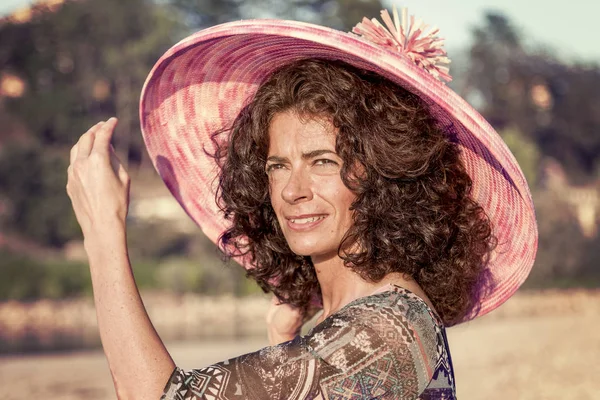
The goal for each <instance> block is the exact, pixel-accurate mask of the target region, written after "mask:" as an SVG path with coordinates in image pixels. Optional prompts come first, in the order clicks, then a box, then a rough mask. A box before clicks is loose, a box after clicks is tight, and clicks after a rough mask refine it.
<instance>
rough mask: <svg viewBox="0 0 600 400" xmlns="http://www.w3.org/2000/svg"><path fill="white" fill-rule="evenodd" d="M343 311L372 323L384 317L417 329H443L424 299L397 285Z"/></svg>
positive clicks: (345, 313)
mask: <svg viewBox="0 0 600 400" xmlns="http://www.w3.org/2000/svg"><path fill="white" fill-rule="evenodd" d="M339 314H340V315H344V316H347V317H351V318H352V319H353V320H355V322H365V323H367V324H368V325H371V324H372V323H373V322H374V321H379V320H380V319H381V318H383V319H384V320H385V321H387V322H389V323H390V324H392V325H394V324H398V325H402V326H412V327H413V328H414V329H417V330H422V329H426V330H427V329H434V330H436V328H437V329H441V328H443V322H442V320H441V318H440V317H439V316H438V315H437V313H436V312H435V311H434V310H432V309H431V308H430V307H429V306H428V305H427V303H426V302H425V301H424V300H423V299H422V298H420V297H419V296H417V295H416V294H414V293H413V292H411V291H410V290H408V289H405V288H403V287H401V286H398V285H395V284H388V285H386V286H385V287H383V288H381V289H379V290H377V291H376V292H375V293H374V294H372V295H369V296H365V297H361V298H358V299H356V300H354V301H352V302H350V303H349V304H347V305H346V306H345V307H344V308H342V309H341V310H340V311H339Z"/></svg>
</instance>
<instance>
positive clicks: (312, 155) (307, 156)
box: [302, 149, 337, 160]
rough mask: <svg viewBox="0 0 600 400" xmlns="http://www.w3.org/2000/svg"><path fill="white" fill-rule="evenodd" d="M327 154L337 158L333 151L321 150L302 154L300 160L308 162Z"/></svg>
mask: <svg viewBox="0 0 600 400" xmlns="http://www.w3.org/2000/svg"><path fill="white" fill-rule="evenodd" d="M328 153H329V154H333V155H334V156H337V153H336V152H335V151H332V150H326V149H322V150H313V151H309V152H308V153H302V158H303V159H304V160H308V159H311V158H315V157H319V156H322V155H323V154H328Z"/></svg>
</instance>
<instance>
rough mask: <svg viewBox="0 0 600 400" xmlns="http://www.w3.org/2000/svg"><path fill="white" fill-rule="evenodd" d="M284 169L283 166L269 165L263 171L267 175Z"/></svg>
mask: <svg viewBox="0 0 600 400" xmlns="http://www.w3.org/2000/svg"><path fill="white" fill-rule="evenodd" d="M284 167H285V166H284V165H283V164H269V165H267V168H266V169H265V171H266V172H267V174H268V173H269V172H271V171H275V170H278V169H282V168H284Z"/></svg>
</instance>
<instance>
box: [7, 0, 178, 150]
mask: <svg viewBox="0 0 600 400" xmlns="http://www.w3.org/2000/svg"><path fill="white" fill-rule="evenodd" d="M34 10H35V9H34ZM178 26H180V25H178V24H177V23H176V21H175V20H174V19H173V18H172V17H171V16H170V15H168V14H167V12H166V10H165V9H164V8H161V7H158V6H156V5H155V4H154V3H152V2H151V1H150V0H128V1H120V0H88V1H67V2H66V3H65V4H64V5H63V6H62V7H60V8H59V9H58V10H57V11H56V12H41V9H40V10H39V12H34V17H33V18H32V20H31V21H29V22H27V23H22V24H10V23H5V24H2V25H0V49H1V50H0V70H3V71H12V72H13V73H15V74H17V75H18V76H19V77H21V78H22V79H24V80H25V82H26V87H27V90H26V92H25V94H24V96H22V97H20V98H16V99H11V100H10V101H7V104H6V106H7V108H8V110H9V111H10V112H11V113H12V114H13V115H14V116H16V117H19V119H20V120H22V121H23V122H24V123H25V124H26V125H27V127H28V128H29V130H30V131H31V132H32V133H34V137H35V138H36V139H37V140H39V141H40V142H41V143H43V144H51V145H54V146H56V145H72V144H74V143H75V141H76V140H77V139H78V137H79V136H80V135H81V134H82V133H83V132H85V131H86V130H87V128H88V127H89V126H91V125H93V123H95V122H97V121H98V120H100V119H106V118H108V117H109V116H112V115H115V114H116V115H117V116H118V117H120V119H121V122H122V123H121V124H120V125H119V128H118V132H117V134H116V136H117V138H122V139H121V140H120V141H119V139H117V140H116V143H117V148H118V147H119V146H118V145H119V144H120V143H125V144H127V147H128V148H126V149H124V150H125V151H127V152H128V153H131V154H130V155H131V156H132V157H133V158H134V159H136V158H137V159H139V158H140V157H141V154H142V152H143V146H142V143H141V138H140V136H141V135H140V134H139V133H137V132H138V131H139V123H138V121H137V99H138V97H139V93H140V91H141V87H142V85H143V82H144V80H145V78H146V76H147V73H148V71H149V70H150V68H151V67H152V65H153V64H154V62H155V61H156V60H157V59H158V57H159V56H160V55H161V54H162V53H163V52H164V51H165V50H166V49H167V48H168V47H169V46H170V45H172V43H173V40H174V36H177V35H178V32H179V28H178Z"/></svg>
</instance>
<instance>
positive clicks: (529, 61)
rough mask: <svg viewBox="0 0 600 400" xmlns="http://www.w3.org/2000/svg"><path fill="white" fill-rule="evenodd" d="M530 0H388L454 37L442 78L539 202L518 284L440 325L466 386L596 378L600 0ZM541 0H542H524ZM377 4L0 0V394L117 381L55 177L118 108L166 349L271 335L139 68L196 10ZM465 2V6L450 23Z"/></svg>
mask: <svg viewBox="0 0 600 400" xmlns="http://www.w3.org/2000/svg"><path fill="white" fill-rule="evenodd" d="M530 3H531V4H529V3H527V4H525V3H523V4H522V5H519V4H518V2H516V1H505V2H496V3H494V2H484V1H477V0H469V1H465V2H464V3H460V4H458V3H456V4H454V5H453V6H452V7H451V9H450V10H451V11H448V12H445V11H444V10H445V9H444V7H450V6H444V5H443V4H444V3H442V2H440V1H438V0H429V1H428V0H422V1H420V2H412V1H404V2H401V3H398V4H399V5H407V6H409V11H410V12H412V13H414V14H416V15H417V16H418V17H422V18H423V19H424V20H425V21H426V22H428V23H430V24H436V25H438V26H440V28H441V36H442V37H447V38H448V39H449V43H448V46H447V48H448V52H449V56H450V58H451V59H452V60H453V61H452V65H451V74H452V75H453V77H454V80H453V81H452V82H451V83H450V86H451V87H452V88H453V89H454V90H455V91H456V92H458V93H459V94H461V95H462V96H463V97H465V98H466V99H467V100H468V101H469V102H470V103H471V104H473V105H474V106H475V107H476V108H477V109H478V110H480V112H481V113H482V114H483V115H484V116H485V117H486V118H487V119H488V121H490V123H491V124H492V125H494V127H495V128H496V129H497V130H498V132H499V133H500V134H501V135H502V136H503V138H504V139H505V141H506V142H507V144H508V145H509V147H510V148H511V150H512V151H513V153H514V154H515V156H516V158H517V159H518V161H519V163H520V165H521V166H522V168H523V170H524V172H525V175H526V177H527V179H528V181H529V184H530V186H531V189H532V192H533V197H534V202H535V204H536V210H537V218H538V223H539V231H540V243H539V252H538V256H537V260H536V264H535V266H534V268H533V270H532V273H531V275H530V277H529V279H528V280H527V282H526V283H525V285H524V287H523V288H522V289H521V290H519V292H518V293H517V295H516V296H515V297H514V298H513V299H511V300H510V301H509V303H507V304H506V305H505V306H503V307H502V308H500V309H499V310H497V311H495V312H494V313H492V314H491V315H490V316H486V317H485V318H482V319H481V321H479V320H478V321H474V322H472V323H469V324H465V325H464V326H460V327H458V328H453V329H450V338H451V342H452V343H451V345H452V348H453V354H454V358H455V363H456V365H457V379H458V388H459V394H461V398H466V399H475V398H482V397H483V398H489V399H494V398H498V399H499V398H524V399H526V398H548V399H554V398H557V399H558V398H561V399H568V398H573V399H574V398H577V399H586V398H589V399H592V398H595V397H594V395H595V393H597V392H599V391H600V387H599V386H598V385H599V383H598V382H593V381H592V380H591V379H589V378H586V377H587V376H590V372H591V370H593V368H594V364H593V361H594V359H596V358H598V356H600V343H599V340H598V335H593V334H592V333H591V332H594V331H595V329H596V328H600V320H599V318H600V317H599V315H600V309H599V308H600V307H599V304H600V294H599V290H600V289H599V288H600V268H599V267H598V263H599V261H600V235H599V233H598V225H599V223H600V64H599V60H600V51H595V50H594V49H597V47H596V46H594V45H593V44H590V43H591V42H592V40H593V37H596V38H597V37H598V36H599V33H600V32H599V30H598V29H597V28H595V27H594V26H595V25H589V24H586V23H585V21H591V19H589V18H588V19H586V18H585V17H586V15H587V14H593V13H594V10H595V11H600V10H598V8H599V7H600V6H595V5H594V6H592V5H590V6H589V7H590V9H589V10H587V9H586V8H585V7H580V9H578V11H577V12H571V13H572V15H574V16H575V15H576V14H577V13H580V14H585V15H581V18H579V16H577V18H575V17H574V18H571V19H569V18H567V17H566V16H563V15H561V14H562V13H564V12H566V11H564V10H563V11H561V10H559V9H552V8H551V5H548V4H547V3H543V6H542V5H540V4H541V3H539V2H536V1H532V2H530ZM538 3H539V4H538ZM572 3H573V4H572V6H573V7H575V6H576V3H577V1H574V2H572ZM581 3H582V4H583V2H581ZM536 4H537V5H538V6H539V7H538V8H539V9H540V10H541V9H543V10H544V12H540V11H539V10H538V11H537V13H535V14H531V13H532V11H531V9H532V7H536ZM490 5H491V7H488V6H490ZM384 7H391V3H387V2H380V1H367V0H288V1H283V0H255V1H244V0H155V1H151V0H127V1H121V0H72V1H68V0H67V1H65V0H46V1H38V2H31V1H26V0H3V1H2V4H0V397H1V398H3V399H7V398H8V399H12V398H14V399H17V398H25V397H26V394H27V395H38V396H39V395H43V396H42V397H45V398H52V399H71V398H73V399H75V398H84V397H85V398H90V399H105V398H112V397H114V395H113V392H112V391H111V390H112V389H111V384H110V378H109V374H108V369H107V368H106V365H105V362H104V360H103V358H102V354H101V352H99V350H98V348H99V345H100V344H99V339H98V335H97V329H96V320H95V314H94V307H93V302H92V299H91V296H90V295H91V283H90V279H89V271H88V268H87V263H86V256H85V252H84V250H83V245H82V237H81V232H80V230H79V227H78V225H77V222H76V220H75V217H74V214H73V212H72V210H71V207H70V201H69V199H68V197H67V195H66V192H65V185H66V168H67V165H68V157H69V150H70V148H71V146H72V145H73V144H74V143H75V142H76V140H77V139H78V138H79V136H80V135H81V133H83V132H84V131H85V130H87V128H88V127H89V126H91V125H93V124H94V123H95V122H97V121H99V120H104V119H107V118H109V117H111V116H113V115H116V116H117V117H118V118H119V120H120V124H119V126H118V128H117V132H116V134H115V140H114V145H115V148H116V149H117V152H118V153H119V155H120V158H121V160H122V161H124V163H126V165H127V168H128V170H129V172H130V175H131V177H132V193H131V200H132V201H131V207H130V213H129V221H128V240H129V245H130V253H131V260H132V263H133V267H134V272H135V276H136V280H137V282H138V285H139V286H140V288H141V290H142V293H143V296H144V299H145V302H146V304H147V306H148V309H149V311H150V313H151V315H152V318H153V321H154V322H155V323H156V325H157V327H158V329H159V331H160V332H161V334H162V335H163V337H164V338H165V339H166V340H167V341H168V342H169V343H170V344H171V346H173V349H175V350H174V354H175V357H176V359H177V357H178V354H179V357H180V358H179V359H181V360H182V363H187V366H188V367H193V366H202V365H206V363H208V362H212V361H217V360H219V359H222V358H223V357H228V356H233V355H237V354H240V352H242V351H250V350H254V349H255V348H257V347H259V346H261V345H264V344H265V338H264V336H265V335H264V324H263V319H264V311H265V310H266V306H267V302H268V297H266V296H265V295H264V294H262V292H261V291H260V290H259V289H258V288H257V287H256V285H255V284H254V283H252V282H250V281H248V280H246V279H245V277H244V273H243V271H242V269H241V268H240V267H239V266H237V265H224V264H223V263H222V262H221V260H220V256H219V254H218V253H217V250H216V249H215V247H214V245H212V244H211V243H210V242H208V241H207V239H205V238H204V236H203V235H202V233H201V231H200V230H199V229H198V227H197V226H195V225H194V224H193V223H192V222H191V221H190V220H189V219H188V218H187V216H186V215H185V213H184V212H183V211H182V210H181V208H180V207H179V206H178V204H177V203H176V202H175V201H174V200H173V199H172V198H171V196H170V194H169V193H168V191H167V190H166V188H165V187H164V185H163V184H162V181H160V179H159V177H158V175H157V174H156V172H155V171H154V169H153V167H152V165H151V162H150V160H149V159H148V157H147V154H146V153H145V150H144V146H143V142H142V138H141V134H140V131H139V121H138V116H137V115H138V114H137V106H138V98H139V94H140V91H141V87H142V84H143V82H144V79H145V77H146V76H147V74H148V72H149V70H150V69H151V67H152V65H153V64H154V62H155V61H156V60H157V59H158V58H159V56H160V55H161V54H162V53H163V52H164V51H165V50H166V49H168V48H169V47H170V46H171V45H172V44H174V43H175V42H176V41H177V40H179V39H181V38H183V37H184V36H185V35H187V34H188V33H190V32H192V31H194V30H197V29H199V28H202V27H205V26H210V25H213V24H215V23H220V22H226V21H231V20H236V19H240V18H256V17H277V18H291V19H299V20H304V21H309V22H316V23H320V24H324V25H327V26H331V27H334V28H338V29H342V30H350V29H351V27H352V26H353V25H354V24H355V23H356V22H358V21H359V20H360V19H361V18H362V17H363V16H370V17H376V16H378V15H379V10H380V9H382V8H384ZM544 7H545V8H544ZM594 7H595V8H594ZM506 10H511V11H510V13H508V12H507V11H506ZM515 10H516V11H515ZM520 10H522V13H521V12H520ZM586 10H587V11H586ZM465 15H469V18H471V19H470V20H469V23H468V24H464V25H461V26H460V30H459V27H457V25H458V24H459V23H462V22H461V21H463V22H464V21H465V19H464V16H465ZM531 15H535V18H534V19H532V18H533V17H531ZM528 16H529V17H528ZM561 18H562V19H561ZM556 20H561V21H563V22H564V26H556V27H555V28H554V30H556V31H563V32H564V33H563V34H562V35H557V36H544V37H537V36H536V34H540V35H542V33H543V32H545V31H544V30H543V29H542V28H543V25H544V22H545V24H547V25H552V24H554V23H553V22H552V21H556ZM554 25H556V24H554ZM446 27H447V28H446ZM446 29H447V30H448V33H449V35H448V36H446V35H445V30H446ZM452 29H454V30H452ZM594 30H595V31H594ZM581 32H585V33H581ZM453 35H454V36H453ZM453 37H454V38H456V40H455V41H454V39H453ZM544 38H546V39H544ZM590 38H591V39H590ZM545 40H548V41H545ZM586 46H587V47H586ZM233 351H235V352H233ZM66 352H68V353H66ZM228 352H229V353H228ZM40 353H45V355H43V356H42V355H40ZM211 357H212V358H211ZM61 363H62V364H61ZM74 370H77V371H74ZM74 374H75V375H76V378H77V379H75V381H76V383H74V384H73V383H72V382H71V383H70V379H71V378H70V377H72V376H75V375H74ZM86 374H87V375H86ZM33 375H35V379H34V380H33V381H32V380H31V376H33ZM95 376H98V377H99V378H98V380H95V379H92V377H95ZM100 377H101V378H100ZM77 382H79V383H77ZM86 385H87V386H86ZM16 386H18V387H20V388H29V389H28V390H30V391H29V392H26V391H23V390H24V389H12V388H14V387H16ZM559 386H562V389H563V391H558V389H556V388H557V387H559ZM555 389H556V390H555ZM566 389H568V390H566ZM483 394H484V395H483ZM503 395H504V397H503ZM536 395H537V397H536Z"/></svg>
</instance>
